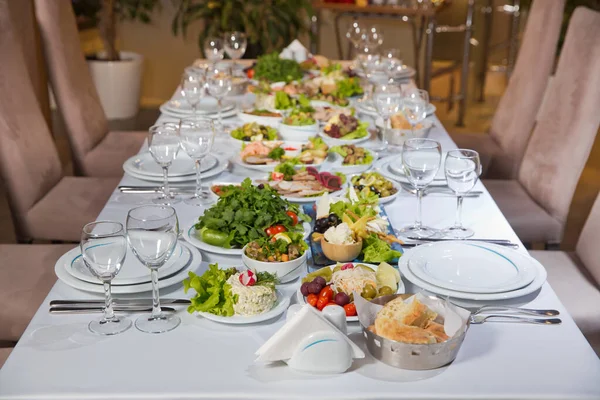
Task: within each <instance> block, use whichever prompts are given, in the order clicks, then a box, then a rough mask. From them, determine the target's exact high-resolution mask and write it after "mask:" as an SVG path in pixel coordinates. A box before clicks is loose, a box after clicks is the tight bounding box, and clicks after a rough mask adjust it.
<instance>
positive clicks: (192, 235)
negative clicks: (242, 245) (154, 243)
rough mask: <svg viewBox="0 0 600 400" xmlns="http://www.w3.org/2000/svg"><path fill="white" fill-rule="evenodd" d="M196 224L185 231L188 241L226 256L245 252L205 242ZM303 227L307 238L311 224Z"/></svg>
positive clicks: (306, 223) (202, 248)
mask: <svg viewBox="0 0 600 400" xmlns="http://www.w3.org/2000/svg"><path fill="white" fill-rule="evenodd" d="M195 225H196V223H193V224H192V225H190V226H188V227H187V228H186V229H185V230H184V231H183V238H184V239H185V240H186V241H187V242H188V243H190V244H192V245H194V246H196V247H197V248H199V249H200V250H204V251H208V252H209V253H215V254H222V255H226V256H241V255H242V254H243V251H242V249H225V248H223V247H219V246H213V245H211V244H208V243H204V242H203V241H202V240H200V239H199V238H198V237H197V235H196V228H195ZM302 227H303V228H304V239H306V238H307V237H308V235H310V232H311V228H310V224H309V223H308V222H304V223H303V224H302Z"/></svg>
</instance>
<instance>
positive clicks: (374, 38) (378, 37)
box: [364, 26, 383, 52]
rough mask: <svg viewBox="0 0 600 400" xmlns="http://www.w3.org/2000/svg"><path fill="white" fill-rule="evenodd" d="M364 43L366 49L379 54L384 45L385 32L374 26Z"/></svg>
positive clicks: (367, 33)
mask: <svg viewBox="0 0 600 400" xmlns="http://www.w3.org/2000/svg"><path fill="white" fill-rule="evenodd" d="M364 43H365V47H367V48H369V49H371V50H372V51H373V52H377V50H378V49H379V48H380V47H381V45H382V44H383V32H381V30H379V28H377V26H372V27H371V28H369V30H368V31H367V32H366V35H364Z"/></svg>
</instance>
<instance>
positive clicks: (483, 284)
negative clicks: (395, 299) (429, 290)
mask: <svg viewBox="0 0 600 400" xmlns="http://www.w3.org/2000/svg"><path fill="white" fill-rule="evenodd" d="M516 254H518V253H516ZM408 268H409V269H410V270H411V272H412V273H414V274H415V276H417V277H418V278H420V279H421V280H423V281H425V282H428V283H431V284H433V285H436V286H439V287H441V288H445V289H450V290H457V291H461V292H471V293H500V292H508V291H511V290H517V289H520V288H522V287H525V286H527V285H529V284H530V283H531V282H532V281H533V279H534V278H535V272H536V271H535V268H533V266H532V264H531V263H529V262H528V260H527V259H525V260H524V256H521V255H520V254H519V255H515V252H513V251H511V250H510V249H506V248H502V249H492V248H489V247H487V246H485V245H480V244H478V243H465V242H460V241H456V242H440V243H430V244H424V245H421V246H418V247H417V248H415V250H414V251H413V252H412V253H411V257H410V260H409V261H408Z"/></svg>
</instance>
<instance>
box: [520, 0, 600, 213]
mask: <svg viewBox="0 0 600 400" xmlns="http://www.w3.org/2000/svg"><path fill="white" fill-rule="evenodd" d="M599 127H600V12H595V11H592V10H590V9H587V8H584V7H578V8H577V9H576V10H575V12H574V13H573V16H572V17H571V21H570V22H569V28H568V30H567V35H566V39H565V42H564V45H563V48H562V52H561V55H560V59H559V61H558V66H557V69H556V74H555V75H554V78H553V79H552V82H551V85H550V86H549V87H548V95H547V99H546V101H545V102H544V105H543V109H541V110H540V113H539V119H538V121H537V125H536V127H535V129H534V131H533V133H532V135H531V139H530V141H529V144H528V146H527V149H526V151H525V156H524V158H523V163H522V164H521V169H520V171H519V177H518V180H519V181H520V183H521V184H522V185H523V187H524V188H525V190H527V192H528V193H529V195H530V196H531V197H532V198H533V199H534V200H535V201H536V202H537V203H538V204H540V205H541V206H542V207H543V208H544V209H545V210H546V211H547V212H548V213H549V214H550V215H551V216H552V217H554V218H556V219H557V220H558V221H559V222H561V223H563V224H564V223H565V221H566V219H567V214H568V212H569V206H570V204H571V200H572V199H573V194H574V192H575V187H576V186H577V182H578V181H579V178H580V176H581V172H582V170H583V167H584V166H585V163H586V161H587V159H588V156H589V154H590V151H591V148H592V145H593V143H594V139H595V137H596V133H597V132H598V128H599Z"/></svg>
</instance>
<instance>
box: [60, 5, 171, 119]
mask: <svg viewBox="0 0 600 400" xmlns="http://www.w3.org/2000/svg"><path fill="white" fill-rule="evenodd" d="M72 4H73V8H74V10H75V14H76V15H77V18H78V23H79V25H80V26H82V27H88V26H97V27H98V30H99V33H100V37H101V39H102V43H103V46H104V50H103V51H101V52H99V53H97V54H95V55H93V56H91V57H87V59H88V65H89V68H90V72H91V75H92V78H93V79H94V83H95V84H96V89H97V91H98V95H99V97H100V102H101V103H102V107H103V109H104V112H105V114H106V117H107V118H108V119H122V118H131V117H133V116H135V115H136V114H137V112H138V109H139V99H140V88H141V82H142V69H143V57H142V55H140V54H137V53H133V52H128V51H118V50H117V44H116V41H117V28H116V25H117V20H118V19H121V20H123V19H129V20H139V21H141V22H143V23H149V22H150V14H151V13H152V11H153V10H154V9H155V8H157V7H159V6H160V1H159V0H142V1H140V0H72Z"/></svg>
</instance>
